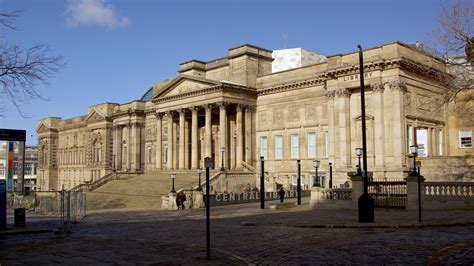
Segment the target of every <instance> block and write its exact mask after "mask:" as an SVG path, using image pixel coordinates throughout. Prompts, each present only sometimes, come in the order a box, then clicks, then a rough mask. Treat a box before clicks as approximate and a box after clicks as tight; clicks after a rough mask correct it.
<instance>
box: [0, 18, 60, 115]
mask: <svg viewBox="0 0 474 266" xmlns="http://www.w3.org/2000/svg"><path fill="white" fill-rule="evenodd" d="M18 14H19V11H13V12H4V13H1V12H0V25H2V26H4V27H7V28H9V29H11V30H18V29H17V28H16V27H15V20H16V18H17V17H18ZM2 39H3V40H2ZM63 66H64V63H63V62H62V57H61V56H54V55H51V54H50V51H49V46H48V45H46V44H36V45H33V46H32V47H30V48H26V49H25V48H23V47H22V46H21V45H20V44H18V43H12V42H9V41H8V40H5V39H4V38H3V37H1V38H0V85H1V87H0V103H1V106H2V107H1V109H0V116H1V115H2V113H4V112H5V111H6V110H7V109H6V108H7V107H6V106H7V105H9V104H12V105H13V106H14V107H15V108H16V109H17V111H18V113H19V114H20V115H21V116H22V117H27V116H26V114H25V113H24V112H23V111H22V110H21V107H22V105H23V104H25V103H28V102H29V101H30V100H32V99H41V100H46V98H45V97H44V96H43V95H42V94H41V92H40V91H39V89H38V87H37V86H38V85H40V84H43V85H45V84H46V85H47V84H48V79H49V78H51V77H52V74H54V73H55V72H57V71H58V70H59V69H60V68H62V67H63Z"/></svg>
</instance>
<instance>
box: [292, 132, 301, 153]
mask: <svg viewBox="0 0 474 266" xmlns="http://www.w3.org/2000/svg"><path fill="white" fill-rule="evenodd" d="M299 155H300V143H299V138H298V134H291V159H298V158H299Z"/></svg>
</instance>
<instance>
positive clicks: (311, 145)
mask: <svg viewBox="0 0 474 266" xmlns="http://www.w3.org/2000/svg"><path fill="white" fill-rule="evenodd" d="M308 158H316V133H314V132H311V133H308Z"/></svg>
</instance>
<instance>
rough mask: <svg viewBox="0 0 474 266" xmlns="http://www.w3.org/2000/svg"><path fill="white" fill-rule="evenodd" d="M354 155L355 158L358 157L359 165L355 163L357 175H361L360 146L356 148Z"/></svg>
mask: <svg viewBox="0 0 474 266" xmlns="http://www.w3.org/2000/svg"><path fill="white" fill-rule="evenodd" d="M355 150H356V155H357V158H358V159H359V165H357V175H358V176H361V175H362V170H361V168H360V167H361V165H360V157H361V156H362V148H356V149H355Z"/></svg>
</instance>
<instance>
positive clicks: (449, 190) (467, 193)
mask: <svg viewBox="0 0 474 266" xmlns="http://www.w3.org/2000/svg"><path fill="white" fill-rule="evenodd" d="M424 194H425V196H426V197H452V198H472V197H474V182H424Z"/></svg>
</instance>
